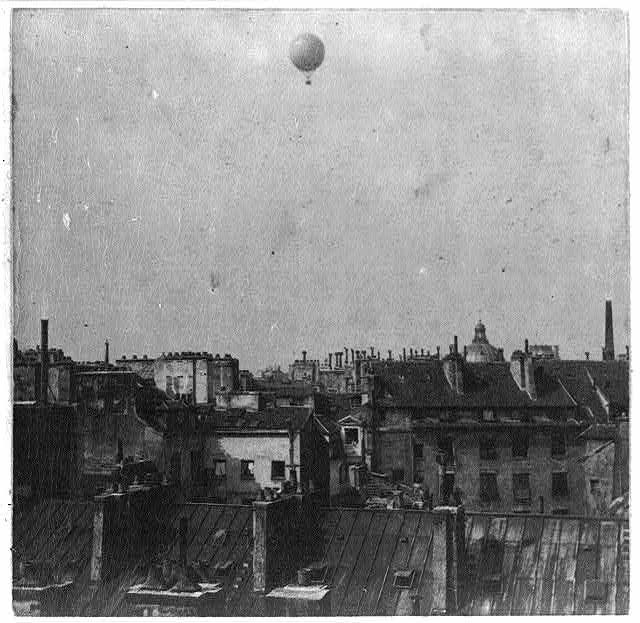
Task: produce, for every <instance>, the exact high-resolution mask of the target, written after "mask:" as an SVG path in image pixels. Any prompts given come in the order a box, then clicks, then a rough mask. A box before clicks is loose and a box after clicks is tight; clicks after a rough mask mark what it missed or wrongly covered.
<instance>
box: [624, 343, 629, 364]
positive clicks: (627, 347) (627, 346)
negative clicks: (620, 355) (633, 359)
mask: <svg viewBox="0 0 640 623" xmlns="http://www.w3.org/2000/svg"><path fill="white" fill-rule="evenodd" d="M625 349H626V351H627V361H629V345H628V344H627V345H626V346H625Z"/></svg>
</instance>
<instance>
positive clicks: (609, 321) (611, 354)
mask: <svg viewBox="0 0 640 623" xmlns="http://www.w3.org/2000/svg"><path fill="white" fill-rule="evenodd" d="M602 358H603V359H604V360H605V361H613V360H614V359H615V358H616V354H615V350H614V348H613V313H612V311H611V301H607V302H606V303H605V319H604V351H603V353H602Z"/></svg>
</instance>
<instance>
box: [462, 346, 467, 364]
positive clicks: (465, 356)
mask: <svg viewBox="0 0 640 623" xmlns="http://www.w3.org/2000/svg"><path fill="white" fill-rule="evenodd" d="M463 353H464V360H465V361H466V360H467V347H466V345H465V347H464V350H463Z"/></svg>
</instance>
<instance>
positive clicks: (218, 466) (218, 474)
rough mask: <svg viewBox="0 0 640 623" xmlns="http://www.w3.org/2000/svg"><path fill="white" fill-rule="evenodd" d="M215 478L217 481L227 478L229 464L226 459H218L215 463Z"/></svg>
mask: <svg viewBox="0 0 640 623" xmlns="http://www.w3.org/2000/svg"><path fill="white" fill-rule="evenodd" d="M213 477H214V478H215V479H216V480H223V479H224V478H226V477H227V462H226V461H225V460H224V459H216V460H215V461H214V462H213Z"/></svg>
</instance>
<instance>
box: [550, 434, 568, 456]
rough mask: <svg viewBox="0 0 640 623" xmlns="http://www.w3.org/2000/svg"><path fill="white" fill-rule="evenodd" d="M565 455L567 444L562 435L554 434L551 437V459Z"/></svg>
mask: <svg viewBox="0 0 640 623" xmlns="http://www.w3.org/2000/svg"><path fill="white" fill-rule="evenodd" d="M566 453H567V442H566V439H565V436H564V433H554V434H553V435H552V436H551V456H552V458H560V457H563V456H564V455H565V454H566Z"/></svg>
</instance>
